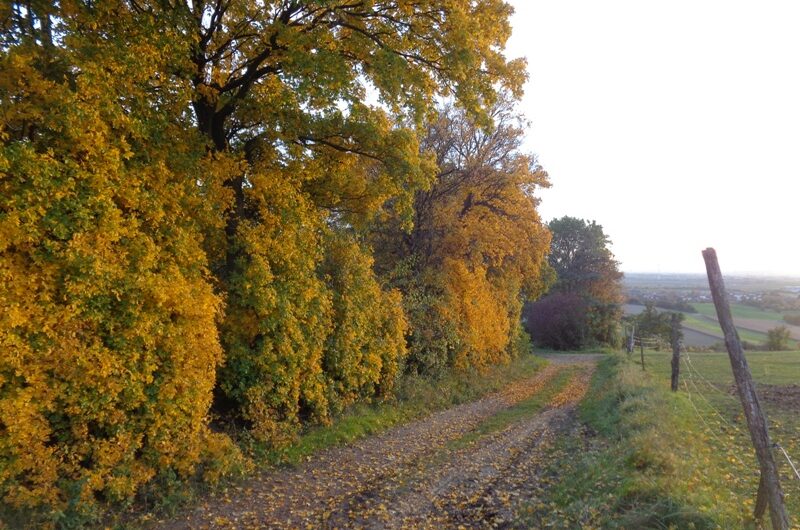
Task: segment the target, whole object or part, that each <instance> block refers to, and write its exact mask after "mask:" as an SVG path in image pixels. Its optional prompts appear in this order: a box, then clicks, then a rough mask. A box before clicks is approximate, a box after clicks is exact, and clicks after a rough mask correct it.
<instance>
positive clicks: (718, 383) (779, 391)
mask: <svg viewBox="0 0 800 530" xmlns="http://www.w3.org/2000/svg"><path fill="white" fill-rule="evenodd" d="M747 360H748V364H749V365H750V371H751V373H752V374H753V379H754V380H755V381H756V383H757V386H758V392H759V397H760V401H761V404H762V407H763V409H764V411H765V413H766V414H767V417H768V420H769V425H770V435H771V437H772V441H773V442H777V443H779V444H780V445H781V446H782V447H783V448H784V449H786V451H787V452H788V453H789V455H790V456H791V457H792V458H793V459H794V461H795V465H800V415H798V413H797V411H798V406H800V402H799V401H800V387H798V386H797V385H798V384H800V351H792V352H748V353H747ZM645 365H646V366H647V371H648V372H651V373H653V375H654V376H655V379H656V381H660V382H661V384H662V385H663V386H664V387H668V386H669V377H670V356H669V355H667V354H664V353H649V354H648V353H646V354H645ZM681 378H682V382H681V385H680V392H681V393H682V394H684V395H686V396H687V397H688V398H689V400H690V401H691V402H692V404H693V406H694V407H697V410H696V411H695V412H696V414H698V416H699V417H700V418H701V422H702V424H703V435H704V436H705V437H706V439H707V440H708V442H709V443H710V444H711V446H712V447H714V449H715V451H716V454H717V455H725V458H724V459H722V460H720V462H723V463H722V464H720V465H724V466H725V467H726V469H725V472H726V474H730V475H731V476H732V477H748V476H749V478H745V479H743V480H738V479H737V480H733V481H732V483H731V484H732V488H733V489H734V491H737V492H738V494H739V496H740V500H741V502H743V503H748V506H749V501H751V500H753V499H754V498H755V488H756V487H757V478H756V477H755V476H754V474H753V470H754V469H757V467H756V460H755V456H754V454H753V450H752V443H751V441H750V438H749V434H748V431H747V424H746V422H745V419H744V416H743V414H742V407H741V404H740V402H739V399H738V396H737V394H736V392H735V385H734V381H733V374H732V372H731V365H730V361H729V359H728V355H727V353H693V354H690V355H689V357H688V359H687V358H685V359H684V362H683V363H682V364H681ZM693 410H694V409H693ZM775 457H776V459H777V461H778V466H779V469H780V470H781V474H782V477H783V487H784V491H785V493H786V494H787V506H788V508H789V513H790V514H793V515H794V516H795V521H797V518H796V517H797V515H798V514H800V480H798V479H797V477H795V476H793V473H792V471H791V468H790V467H789V465H788V463H787V462H786V460H785V457H784V456H783V453H781V452H779V451H776V453H775Z"/></svg>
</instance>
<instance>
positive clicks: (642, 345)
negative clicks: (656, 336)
mask: <svg viewBox="0 0 800 530" xmlns="http://www.w3.org/2000/svg"><path fill="white" fill-rule="evenodd" d="M643 339H644V337H639V352H640V353H641V355H642V370H644V340H643Z"/></svg>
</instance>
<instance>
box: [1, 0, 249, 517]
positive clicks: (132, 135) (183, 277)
mask: <svg viewBox="0 0 800 530" xmlns="http://www.w3.org/2000/svg"><path fill="white" fill-rule="evenodd" d="M61 8H62V10H61V11H59V12H56V8H55V7H54V6H51V5H49V4H45V3H35V4H26V6H25V7H24V8H23V7H21V6H20V5H17V4H14V5H12V7H11V11H6V12H4V16H3V17H2V18H4V20H6V21H8V20H11V21H12V22H11V25H10V26H7V27H4V28H3V46H2V53H0V71H2V75H0V304H2V307H3V308H4V310H3V311H2V312H0V495H2V504H3V505H4V506H6V507H8V508H9V509H11V510H29V511H32V512H33V513H38V516H36V518H34V519H32V520H30V521H29V523H30V524H33V525H38V524H41V525H47V524H50V523H54V522H58V521H59V520H60V519H61V518H64V517H71V516H72V517H79V516H80V515H81V514H80V513H79V512H89V511H91V509H92V507H93V505H94V503H95V501H96V500H97V499H105V500H107V501H108V500H110V501H115V500H117V501H118V500H124V499H128V498H130V497H131V496H132V495H133V494H134V493H135V492H136V491H137V489H138V488H139V487H140V486H141V485H142V484H143V483H146V482H147V481H149V480H150V479H152V478H153V477H155V476H156V475H158V474H159V473H165V472H171V473H177V474H179V475H182V476H187V475H189V474H190V473H192V472H194V470H195V466H196V464H197V463H198V462H200V461H201V460H202V458H203V457H204V454H205V457H206V458H217V457H220V456H224V455H220V454H214V455H210V454H208V452H209V451H216V450H221V451H223V452H224V451H229V450H230V451H232V452H234V453H235V451H234V450H233V448H232V446H230V443H229V442H226V439H225V438H224V437H221V436H220V435H215V434H212V433H211V432H210V431H209V429H208V426H207V412H208V408H209V406H210V404H211V395H212V394H211V392H212V389H213V388H214V385H215V371H216V367H217V366H218V364H219V363H220V361H221V359H222V350H221V348H220V345H219V341H218V334H217V328H216V321H217V319H218V317H219V316H220V311H221V309H222V300H221V298H220V297H219V296H218V295H216V294H214V292H213V290H212V287H211V284H210V282H209V278H210V275H209V271H208V268H207V260H206V256H205V253H204V251H203V249H202V245H201V243H202V238H201V233H200V230H199V228H198V226H197V223H196V222H195V220H194V219H193V218H192V217H191V216H187V215H186V214H185V212H186V211H187V210H191V209H193V208H195V207H196V201H197V200H198V197H197V187H196V185H195V184H193V183H191V182H190V181H188V180H187V179H186V176H185V171H186V170H187V168H196V167H199V163H200V160H201V157H202V152H201V154H200V156H198V154H197V153H192V151H191V150H192V139H191V137H189V136H187V135H186V134H185V132H184V130H183V129H182V128H181V127H178V126H176V124H173V123H170V122H169V121H168V120H164V119H162V118H161V116H162V113H169V112H170V107H171V106H172V105H175V104H176V102H175V100H174V99H172V98H171V97H170V96H169V95H163V96H162V97H160V98H159V100H158V101H157V102H156V101H154V100H153V99H151V98H148V97H147V93H148V92H149V91H151V90H152V88H153V85H152V81H153V79H152V77H151V72H152V71H153V70H159V69H162V68H164V66H163V65H162V64H160V63H161V60H162V58H163V57H164V54H163V49H164V48H163V46H164V44H165V43H164V42H159V41H158V40H155V41H154V40H152V39H151V36H147V37H146V38H144V37H142V38H137V37H136V35H135V32H134V33H130V34H128V35H127V38H126V39H124V40H113V39H111V40H109V39H105V38H101V37H100V36H99V35H94V37H95V38H87V37H86V35H82V34H81V33H82V31H83V29H82V28H83V27H84V24H85V25H86V26H87V27H88V26H89V25H91V24H93V23H94V21H95V19H102V17H103V14H102V12H101V11H102V10H99V11H98V12H96V13H94V14H93V15H92V17H83V16H82V12H81V11H80V10H79V9H78V8H77V7H75V6H73V5H72V4H70V3H64V4H63V5H62V6H61ZM73 8H74V9H73ZM4 9H6V10H8V9H9V8H8V7H7V6H6V7H5V8H4ZM5 15H8V17H6V16H5ZM97 57H102V59H103V60H102V62H100V61H97V60H96V58H97ZM122 80H124V82H122ZM180 104H181V105H182V103H180ZM176 138H179V139H181V141H185V142H186V144H184V145H183V146H182V147H181V148H176V147H175V143H174V140H175V139H176ZM223 472H224V470H223ZM73 520H75V519H73ZM78 520H80V519H78Z"/></svg>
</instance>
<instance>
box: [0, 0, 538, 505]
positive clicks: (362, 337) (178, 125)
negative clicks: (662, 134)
mask: <svg viewBox="0 0 800 530" xmlns="http://www.w3.org/2000/svg"><path fill="white" fill-rule="evenodd" d="M510 14H511V7H510V6H509V5H507V4H506V3H505V2H503V1H501V0H420V1H412V2H406V1H402V2H396V1H364V2H362V1H349V0H347V1H344V0H319V1H313V2H311V1H305V2H302V1H294V0H267V1H258V2H256V1H252V0H215V1H208V0H192V1H170V2H165V1H156V0H119V1H106V2H89V1H85V0H63V1H59V2H47V1H24V2H22V1H11V2H2V3H0V71H2V73H3V75H0V302H1V303H2V306H3V307H4V309H5V310H4V311H3V312H2V314H0V424H1V425H0V427H2V428H0V490H2V491H1V493H2V496H3V501H4V502H7V503H11V504H13V505H14V506H18V507H28V508H38V507H45V508H47V509H50V512H49V513H50V514H51V516H52V517H55V518H57V517H60V516H61V515H60V514H63V510H66V509H68V507H70V506H76V505H81V504H83V505H88V504H89V503H90V502H91V500H92V499H95V498H105V499H125V498H128V497H130V496H131V495H132V494H133V492H135V491H137V490H138V489H139V488H140V486H141V485H142V484H143V483H145V482H147V481H148V480H150V479H151V478H153V477H154V476H156V475H158V474H159V473H163V474H164V476H168V475H169V474H170V473H179V474H181V475H186V474H189V473H192V472H193V470H194V469H195V465H196V464H197V462H199V461H200V459H201V454H204V453H208V452H212V453H213V452H214V451H215V450H217V449H219V448H220V447H222V446H223V445H224V443H223V442H221V441H220V440H221V439H222V438H223V437H222V435H215V434H213V433H211V432H210V430H209V429H208V425H207V421H208V420H207V413H208V407H209V403H210V402H211V398H212V389H214V388H216V397H217V403H218V404H219V405H220V410H221V411H222V412H224V413H226V414H227V415H229V416H233V417H236V418H237V419H240V420H244V422H245V423H246V424H247V425H248V426H249V427H250V428H251V429H252V432H253V433H254V434H255V435H257V436H259V437H260V438H263V439H267V440H270V441H273V442H275V441H284V440H286V439H288V438H289V437H291V436H292V435H293V433H294V432H296V430H297V427H298V424H299V422H300V420H301V419H303V418H315V419H318V420H324V419H325V418H326V416H327V414H328V413H329V411H330V410H331V409H334V410H338V409H341V408H342V407H344V406H346V405H347V404H348V403H350V402H352V401H353V400H355V399H358V398H359V397H370V396H374V395H376V394H380V393H384V392H386V391H387V390H388V389H390V388H391V384H392V382H393V380H394V376H395V375H396V373H397V371H398V369H399V366H400V364H401V362H402V361H403V358H404V356H405V354H406V345H405V334H406V330H407V327H406V319H405V316H404V315H403V310H402V306H401V302H400V297H399V296H398V294H397V293H396V292H395V291H393V290H391V289H388V288H386V287H385V286H384V285H383V284H382V283H381V282H380V281H379V279H378V278H377V277H376V275H375V274H374V272H373V267H372V265H373V261H372V256H371V249H370V248H369V246H368V245H367V241H366V236H365V231H366V229H367V227H369V226H372V225H373V224H374V221H375V220H376V219H377V218H379V217H380V218H383V217H391V218H392V219H398V223H399V224H400V225H402V226H403V227H404V228H409V227H410V226H411V223H412V220H413V219H412V213H413V208H412V205H413V202H414V199H415V197H416V192H417V191H418V190H421V189H425V188H427V187H429V186H430V185H431V184H432V181H433V177H434V175H435V174H436V164H435V160H434V159H433V156H431V155H430V154H429V153H428V152H427V151H426V150H425V149H421V148H420V137H421V134H420V133H421V131H422V130H423V128H422V124H423V123H425V122H426V120H427V119H429V118H432V117H433V116H435V110H436V107H435V102H436V101H439V100H440V99H441V98H443V97H449V98H452V99H453V100H454V101H456V102H457V104H458V105H459V107H460V108H463V109H465V111H466V112H468V113H469V115H470V116H472V117H473V118H474V119H475V120H476V121H477V122H479V123H480V124H481V125H483V126H486V127H488V126H489V125H490V122H491V117H490V116H489V112H488V110H489V109H490V108H492V107H493V104H494V103H495V102H496V101H497V99H498V98H497V92H498V91H500V90H502V91H504V92H510V93H512V94H513V95H514V96H515V97H518V96H519V95H520V92H521V87H522V84H523V81H524V63H523V62H522V61H509V60H507V59H506V58H505V56H504V55H503V47H504V45H505V41H506V39H507V38H508V36H509V34H510V24H509V16H510ZM367 94H371V95H376V96H377V97H378V99H379V100H380V102H381V104H382V105H381V106H378V105H369V104H366V103H365V100H366V99H367V98H366V96H367ZM473 197H474V198H476V199H477V198H478V196H477V195H473ZM476 204H477V203H476ZM473 211H476V210H474V209H473ZM465 219H471V221H470V223H469V224H468V226H473V225H474V222H475V220H476V219H475V217H473V216H471V215H466V214H465ZM459 233H462V234H467V233H468V231H464V232H459ZM464 237H466V235H465V236H464ZM494 263H497V261H494V262H492V264H488V263H487V264H486V265H482V266H481V267H483V268H486V271H485V272H484V270H483V268H480V267H478V268H474V270H471V269H468V270H467V271H466V272H465V273H464V275H466V276H469V275H473V274H474V275H476V276H481V275H486V276H487V278H488V277H489V276H491V274H490V271H489V269H490V265H491V266H492V267H493V266H494ZM462 272H463V271H462ZM486 281H487V282H488V281H489V280H486ZM492 281H494V282H495V283H496V282H498V281H500V280H492ZM484 287H485V286H484ZM487 297H488V295H486V289H484V290H483V291H479V292H478V291H476V293H475V294H474V296H473V299H476V300H477V299H478V298H480V299H481V300H485V299H486V298H487ZM460 309H462V313H466V312H470V313H469V314H470V315H473V314H474V313H475V311H474V309H473V307H472V306H465V307H463V308H460ZM454 314H455V312H454ZM477 337H478V335H477V334H475V333H473V335H472V338H473V339H476V338H477ZM223 405H224V406H225V407H222V406H223ZM222 467H223V466H219V467H214V466H211V467H209V470H212V468H214V469H222ZM211 472H212V473H213V472H215V471H211ZM43 510H44V508H43ZM43 513H44V511H43Z"/></svg>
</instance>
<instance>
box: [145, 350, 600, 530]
mask: <svg viewBox="0 0 800 530" xmlns="http://www.w3.org/2000/svg"><path fill="white" fill-rule="evenodd" d="M579 357H580V358H572V359H567V358H566V357H565V356H562V357H561V358H560V359H558V360H557V361H555V362H553V363H551V364H550V365H549V366H547V367H546V368H545V369H543V370H542V371H540V372H539V373H537V374H536V375H535V376H533V377H532V378H529V379H527V380H524V381H519V382H516V383H513V384H511V385H509V387H507V388H506V389H504V390H503V391H501V392H499V393H496V394H493V395H491V396H488V397H486V398H483V399H481V400H478V401H475V402H473V403H467V404H463V405H459V406H456V407H453V408H450V409H447V410H444V411H441V412H438V413H435V414H432V415H430V416H428V417H426V418H424V419H422V420H418V421H415V422H412V423H409V424H407V425H404V426H400V427H396V428H394V429H390V430H389V431H387V432H385V433H383V434H381V435H378V436H373V437H369V438H366V439H364V440H362V441H360V442H357V443H354V444H351V445H348V446H343V447H337V448H333V449H330V450H327V451H323V452H322V453H320V454H318V455H316V456H314V457H313V458H312V459H310V460H309V461H308V462H307V463H305V464H303V465H301V466H298V467H296V468H289V469H283V470H278V471H271V472H267V473H264V474H262V475H259V476H257V477H255V478H253V479H251V480H250V481H248V482H247V483H245V484H243V485H242V486H240V487H238V488H236V489H235V490H231V491H229V492H228V493H227V494H223V495H219V496H217V497H216V498H210V499H208V500H207V502H206V503H204V504H203V505H202V506H199V507H197V508H196V509H194V510H193V511H191V512H188V513H185V514H183V516H182V517H180V518H177V519H174V520H172V521H167V522H165V523H162V524H160V525H157V527H158V528H168V529H177V528H193V529H194V528H429V527H439V528H450V527H452V528H457V527H458V526H464V527H468V528H484V527H486V528H489V527H502V526H506V525H507V524H508V522H509V521H510V520H511V518H512V516H513V513H514V508H515V506H516V505H517V504H518V503H519V502H521V501H522V500H523V499H525V490H526V485H533V484H532V483H533V482H535V480H536V473H535V471H536V467H537V466H536V463H537V461H538V460H539V459H540V458H541V456H542V452H543V451H544V450H545V449H546V447H547V446H548V444H549V442H550V441H551V440H552V438H553V437H554V436H555V435H556V434H557V433H558V432H560V431H562V430H564V429H566V428H567V426H568V425H569V424H570V423H571V421H572V417H573V414H572V411H573V409H574V404H575V403H576V402H577V401H579V400H580V399H581V398H582V397H583V395H584V394H585V392H586V388H587V386H588V381H589V378H590V377H591V373H592V371H593V369H594V361H595V359H593V358H589V359H587V357H586V356H579ZM565 370H567V371H568V372H569V378H568V379H567V380H566V384H563V386H562V387H561V388H560V389H558V390H557V391H555V392H554V394H553V395H552V397H551V398H550V399H549V400H548V402H547V404H546V406H545V408H544V411H543V412H541V413H538V414H530V415H527V416H523V417H521V418H514V421H510V422H509V424H508V425H504V424H502V423H501V427H502V428H497V429H494V430H491V429H490V430H486V429H484V430H480V427H481V425H482V424H485V422H487V421H490V420H491V419H492V418H493V417H494V416H496V415H497V414H500V413H504V412H506V411H509V410H511V407H513V406H514V405H516V404H519V403H521V402H524V401H526V400H529V399H530V398H532V397H534V396H536V395H537V394H539V393H541V392H543V391H544V390H548V389H549V391H550V392H553V389H552V385H553V382H554V378H555V379H558V378H559V377H562V376H561V375H560V374H561V373H562V372H563V371H565ZM560 380H561V379H559V381H560ZM548 385H549V386H548Z"/></svg>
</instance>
